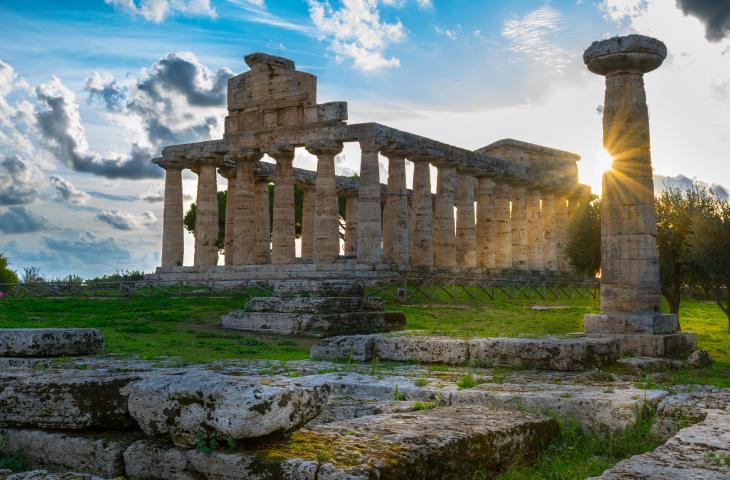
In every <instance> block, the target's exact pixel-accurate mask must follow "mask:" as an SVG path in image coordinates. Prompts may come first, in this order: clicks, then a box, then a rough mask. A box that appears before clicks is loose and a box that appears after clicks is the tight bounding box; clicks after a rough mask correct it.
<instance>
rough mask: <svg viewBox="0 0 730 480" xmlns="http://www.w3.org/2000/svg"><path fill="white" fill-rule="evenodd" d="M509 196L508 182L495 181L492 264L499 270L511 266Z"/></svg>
mask: <svg viewBox="0 0 730 480" xmlns="http://www.w3.org/2000/svg"><path fill="white" fill-rule="evenodd" d="M511 198H512V189H511V187H510V184H509V183H507V182H505V181H497V182H496V184H495V186H494V224H495V228H494V266H495V268H498V269H500V270H504V269H511V268H512V222H511V219H510V200H511Z"/></svg>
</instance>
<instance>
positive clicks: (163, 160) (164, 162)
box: [152, 155, 187, 170]
mask: <svg viewBox="0 0 730 480" xmlns="http://www.w3.org/2000/svg"><path fill="white" fill-rule="evenodd" d="M152 163H154V164H157V165H159V166H160V167H161V168H164V169H165V170H182V169H184V168H187V166H186V165H185V157H182V156H177V155H175V156H172V155H169V156H162V157H158V158H153V159H152Z"/></svg>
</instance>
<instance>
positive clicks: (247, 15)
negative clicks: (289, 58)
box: [228, 0, 317, 36]
mask: <svg viewBox="0 0 730 480" xmlns="http://www.w3.org/2000/svg"><path fill="white" fill-rule="evenodd" d="M228 3H229V4H231V5H233V6H236V7H238V8H239V9H240V11H241V13H242V15H238V17H240V18H241V19H243V20H245V21H247V22H254V23H260V24H263V25H269V26H271V27H276V28H283V29H284V30H291V31H294V32H299V33H304V34H308V35H313V36H314V35H316V33H317V32H316V29H315V28H313V27H312V26H310V25H303V24H301V23H299V22H296V21H291V20H287V19H286V18H282V17H280V16H278V15H274V14H273V13H271V12H269V11H268V10H267V9H266V4H265V3H264V1H263V0H228Z"/></svg>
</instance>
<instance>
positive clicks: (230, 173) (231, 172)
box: [218, 166, 236, 180]
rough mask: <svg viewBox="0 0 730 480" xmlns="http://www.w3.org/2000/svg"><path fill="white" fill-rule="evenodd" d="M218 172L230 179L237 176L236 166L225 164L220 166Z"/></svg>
mask: <svg viewBox="0 0 730 480" xmlns="http://www.w3.org/2000/svg"><path fill="white" fill-rule="evenodd" d="M218 174H219V175H220V176H221V177H224V178H226V179H228V180H232V179H234V178H236V169H235V168H234V167H229V166H223V167H218Z"/></svg>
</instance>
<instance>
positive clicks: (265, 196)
mask: <svg viewBox="0 0 730 480" xmlns="http://www.w3.org/2000/svg"><path fill="white" fill-rule="evenodd" d="M269 208H270V199H269V182H268V180H261V181H256V184H255V206H254V209H255V213H256V243H255V246H254V249H255V256H254V263H256V264H259V265H260V264H265V263H270V262H271V211H270V210H269Z"/></svg>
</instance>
